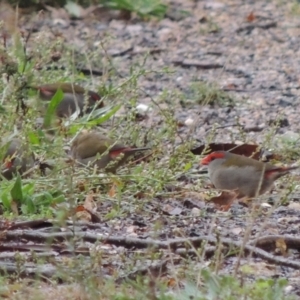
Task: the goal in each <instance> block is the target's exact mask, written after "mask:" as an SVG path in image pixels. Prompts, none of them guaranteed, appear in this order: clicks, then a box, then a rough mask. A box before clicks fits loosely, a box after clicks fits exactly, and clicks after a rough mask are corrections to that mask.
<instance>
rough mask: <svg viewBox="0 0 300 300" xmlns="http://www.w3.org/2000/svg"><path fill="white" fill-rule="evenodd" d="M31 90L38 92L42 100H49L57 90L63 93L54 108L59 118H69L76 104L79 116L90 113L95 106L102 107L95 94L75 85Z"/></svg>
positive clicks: (37, 87) (49, 86) (47, 85)
mask: <svg viewBox="0 0 300 300" xmlns="http://www.w3.org/2000/svg"><path fill="white" fill-rule="evenodd" d="M32 88H34V89H36V90H38V92H39V95H40V98H41V99H42V100H51V98H52V97H53V96H54V94H55V93H56V91H57V90H58V89H61V90H62V91H63V93H64V97H63V99H62V100H61V102H60V103H59V104H58V106H57V108H56V115H57V116H58V117H60V118H63V117H69V116H71V115H72V114H73V113H74V112H75V111H76V104H77V105H78V108H79V110H80V115H83V114H84V113H89V112H91V111H92V109H93V108H94V106H95V105H96V108H101V107H103V106H104V103H103V101H101V97H100V96H99V95H98V94H97V93H95V92H93V91H87V90H85V89H84V88H83V87H81V86H79V85H76V84H72V83H60V82H58V83H50V84H44V85H40V86H32Z"/></svg>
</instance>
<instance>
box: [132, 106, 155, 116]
mask: <svg viewBox="0 0 300 300" xmlns="http://www.w3.org/2000/svg"><path fill="white" fill-rule="evenodd" d="M136 110H137V112H138V113H139V114H141V115H143V114H145V113H147V112H150V111H151V110H152V109H151V107H150V106H148V105H146V104H142V103H140V104H138V105H137V106H136Z"/></svg>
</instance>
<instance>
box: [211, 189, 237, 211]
mask: <svg viewBox="0 0 300 300" xmlns="http://www.w3.org/2000/svg"><path fill="white" fill-rule="evenodd" d="M237 196H238V194H237V192H236V191H222V192H221V194H220V195H219V196H216V197H212V198H211V199H210V201H211V202H213V203H214V204H215V206H216V208H217V209H219V210H222V211H228V210H229V209H230V207H231V205H232V203H233V201H234V200H235V199H237Z"/></svg>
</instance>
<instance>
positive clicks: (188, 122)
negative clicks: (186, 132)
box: [184, 118, 194, 126]
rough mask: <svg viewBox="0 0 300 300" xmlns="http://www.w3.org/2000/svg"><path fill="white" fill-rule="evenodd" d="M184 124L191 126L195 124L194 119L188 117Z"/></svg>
mask: <svg viewBox="0 0 300 300" xmlns="http://www.w3.org/2000/svg"><path fill="white" fill-rule="evenodd" d="M184 124H185V125H186V126H191V125H193V124H194V120H193V119H192V118H187V119H186V120H185V121H184Z"/></svg>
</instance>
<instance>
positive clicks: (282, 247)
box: [275, 239, 287, 256]
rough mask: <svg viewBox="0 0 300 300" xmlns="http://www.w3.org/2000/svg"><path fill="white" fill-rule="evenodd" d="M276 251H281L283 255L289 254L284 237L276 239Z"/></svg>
mask: <svg viewBox="0 0 300 300" xmlns="http://www.w3.org/2000/svg"><path fill="white" fill-rule="evenodd" d="M275 252H276V253H281V255H282V256H286V255H287V245H286V243H285V240H284V239H277V240H276V250H275Z"/></svg>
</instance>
